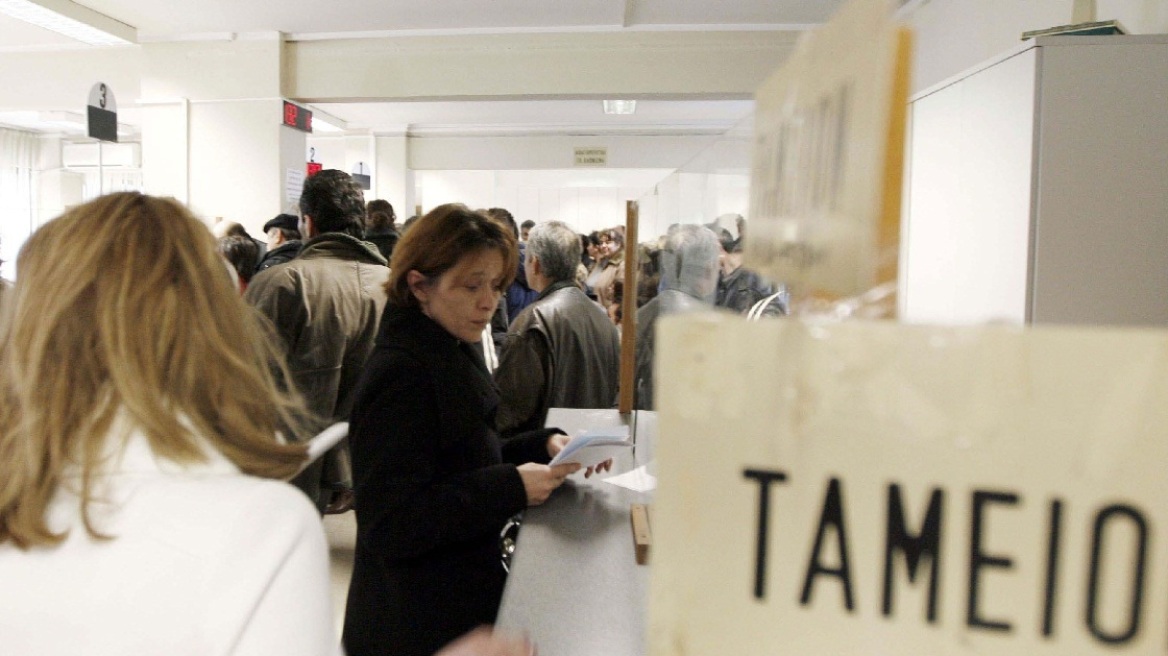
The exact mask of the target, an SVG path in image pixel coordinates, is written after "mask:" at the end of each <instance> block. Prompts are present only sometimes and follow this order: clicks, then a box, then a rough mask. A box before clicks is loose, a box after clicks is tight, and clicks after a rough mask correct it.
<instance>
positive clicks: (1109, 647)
mask: <svg viewBox="0 0 1168 656" xmlns="http://www.w3.org/2000/svg"><path fill="white" fill-rule="evenodd" d="M710 344H726V345H733V346H732V347H728V348H723V349H721V350H720V351H719V353H718V354H717V357H710V351H709V345H710ZM658 348H659V356H658V358H657V362H658V363H659V368H658V370H657V379H658V380H660V381H663V383H664V384H663V385H661V389H660V395H659V397H658V398H659V403H658V406H659V408H660V414H659V426H660V434H661V435H662V436H665V437H668V439H662V440H660V441H659V443H658V444H657V445H656V457H657V462H658V471H657V473H658V488H657V496H656V498H655V501H654V505H653V513H654V514H653V516H652V523H653V538H654V545H653V549H654V552H653V559H654V560H653V570H652V573H651V576H652V579H651V586H650V587H651V603H650V608H651V612H650V627H651V629H650V645H651V649H650V654H652V655H653V656H682V655H683V654H738V655H742V656H752V655H758V656H762V655H772V654H777V653H782V654H831V655H832V656H870V655H872V654H894V655H902V654H914V655H915V654H929V655H930V656H958V655H962V656H964V655H967V654H1018V655H1023V654H1024V655H1026V656H1056V655H1058V656H1063V655H1066V654H1117V653H1123V654H1129V653H1130V654H1151V653H1162V652H1163V651H1164V649H1165V644H1168V623H1165V621H1164V618H1165V617H1166V616H1168V506H1165V504H1164V499H1165V498H1168V476H1165V475H1164V471H1165V466H1166V465H1168V439H1165V438H1166V436H1168V332H1163V331H1138V330H1086V329H1075V330H1070V329H1055V328H1046V329H1030V330H1020V329H1016V328H1009V327H988V328H947V329H942V328H929V327H923V326H903V325H897V324H893V323H889V322H853V323H843V324H835V325H811V324H804V323H802V322H799V321H794V320H785V321H772V322H765V321H764V322H748V321H745V320H743V319H740V318H738V317H730V316H713V315H710V316H708V317H704V318H702V317H698V318H670V319H669V320H664V321H663V324H662V327H661V331H660V333H659V337H658Z"/></svg>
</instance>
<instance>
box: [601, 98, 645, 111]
mask: <svg viewBox="0 0 1168 656" xmlns="http://www.w3.org/2000/svg"><path fill="white" fill-rule="evenodd" d="M635 111H637V101H635V100H605V101H604V113H605V114H632V113H633V112H635Z"/></svg>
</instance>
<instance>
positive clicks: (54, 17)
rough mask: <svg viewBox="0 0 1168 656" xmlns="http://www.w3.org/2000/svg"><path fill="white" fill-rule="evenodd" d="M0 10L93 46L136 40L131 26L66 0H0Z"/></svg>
mask: <svg viewBox="0 0 1168 656" xmlns="http://www.w3.org/2000/svg"><path fill="white" fill-rule="evenodd" d="M0 13H4V14H7V15H9V16H11V17H13V18H16V19H18V20H22V21H24V22H26V23H30V24H32V25H36V26H37V27H43V28H44V29H46V30H52V31H53V32H56V33H58V34H63V35H65V36H67V37H69V38H71V39H76V40H78V41H81V42H83V43H88V44H89V45H94V46H125V45H133V44H134V43H135V42H136V41H137V40H138V31H137V30H136V29H134V28H133V27H130V26H129V25H126V24H125V23H122V22H120V21H117V20H114V19H112V18H110V17H109V16H106V15H105V14H99V13H98V12H96V11H93V10H92V9H90V8H88V7H83V6H81V5H79V4H77V3H76V2H71V1H70V0H0Z"/></svg>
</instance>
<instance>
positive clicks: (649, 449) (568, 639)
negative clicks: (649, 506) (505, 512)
mask: <svg viewBox="0 0 1168 656" xmlns="http://www.w3.org/2000/svg"><path fill="white" fill-rule="evenodd" d="M547 425H548V426H557V427H559V428H561V429H563V430H564V432H566V433H567V434H569V435H575V434H576V432H577V431H578V430H580V429H586V428H607V427H614V426H622V425H628V426H629V432H630V434H632V435H634V436H635V439H636V446H635V447H634V448H633V450H632V452H631V453H629V454H628V455H622V456H620V457H618V458H616V459H614V461H613V467H612V471H611V472H606V473H605V474H602V475H601V476H593V477H592V478H589V479H585V478H584V475H583V474H582V473H577V474H573V475H572V476H571V477H570V478H569V479H568V480H567V481H566V482H565V483H564V485H563V486H562V487H561V488H560V489H558V490H556V491H555V492H554V493H553V494H552V495H551V497H549V498H548V500H547V501H546V502H544V503H543V504H542V505H540V506H537V507H535V508H529V509H528V510H527V511H526V512H525V513H524V518H523V524H522V527H521V528H520V530H519V537H518V540H517V543H516V550H515V554H514V556H513V559H512V562H511V574H510V576H509V577H508V580H507V587H506V589H505V590H504V592H503V603H502V607H501V608H500V610H499V618H498V621H497V625H498V626H499V627H500V628H504V629H510V630H512V631H516V632H521V633H526V634H527V635H528V636H530V637H531V639H532V640H533V641H534V642H535V644H536V645H537V646H538V648H539V651H540V653H541V654H548V655H549V656H598V655H600V654H603V655H604V656H644V654H645V651H646V647H645V616H646V611H647V609H648V592H649V568H648V566H646V565H638V564H637V561H636V556H635V550H634V545H633V534H632V529H631V524H630V516H629V507H630V505H631V504H634V503H649V501H650V497H651V495H652V494H651V492H637V491H634V490H631V489H628V488H625V487H620V486H618V485H614V484H612V483H606V482H604V480H605V479H607V478H611V477H613V476H617V475H620V474H623V473H625V472H629V471H632V470H633V469H635V468H637V467H641V466H643V465H648V464H649V463H650V462H651V461H652V458H653V441H654V439H655V438H656V435H657V415H656V413H654V412H649V411H643V410H639V411H635V412H633V413H632V414H630V415H625V416H621V415H620V413H619V412H618V411H616V410H571V409H564V408H553V409H552V410H551V412H550V413H549V414H548V420H547ZM648 471H649V472H650V473H653V474H655V473H656V472H655V471H654V468H653V467H652V466H650V467H649V468H648Z"/></svg>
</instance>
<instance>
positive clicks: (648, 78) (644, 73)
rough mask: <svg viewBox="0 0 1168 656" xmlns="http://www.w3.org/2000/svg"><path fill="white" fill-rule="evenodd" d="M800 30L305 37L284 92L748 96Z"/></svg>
mask: <svg viewBox="0 0 1168 656" xmlns="http://www.w3.org/2000/svg"><path fill="white" fill-rule="evenodd" d="M798 34H799V33H798V32H729V33H698V32H670V33H645V32H639V33H621V34H617V33H614V34H522V35H515V34H509V35H472V36H457V37H399V38H386V39H359V40H348V41H302V42H296V43H289V44H287V45H286V46H285V47H286V48H287V49H288V50H287V52H286V56H287V61H288V62H289V64H290V65H291V66H290V68H291V69H292V70H291V71H290V75H291V79H290V84H289V87H288V88H287V93H288V95H290V96H293V97H296V98H301V99H304V100H306V101H319V102H324V101H336V100H344V99H357V98H360V99H378V98H380V99H410V98H414V99H418V98H468V97H484V96H507V97H556V96H581V95H597V96H601V95H611V94H622V93H623V94H631V95H683V94H684V95H693V94H698V95H703V96H711V97H725V96H738V97H741V96H745V95H747V94H750V93H753V92H754V89H755V87H757V86H758V84H759V83H760V82H762V80H763V79H764V78H765V77H766V75H767V74H768V73H770V72H771V71H772V70H774V69H775V68H776V67H777V66H778V65H779V64H780V63H781V62H782V60H783V59H784V58H786V56H787V54H788V53H789V52H790V51H791V49H792V48H793V45H794V41H795V38H796V37H797V36H798Z"/></svg>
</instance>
